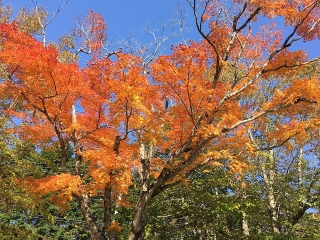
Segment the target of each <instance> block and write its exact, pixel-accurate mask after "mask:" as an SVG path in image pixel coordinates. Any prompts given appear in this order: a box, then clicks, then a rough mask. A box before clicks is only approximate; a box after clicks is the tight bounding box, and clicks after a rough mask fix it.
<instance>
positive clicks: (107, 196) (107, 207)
mask: <svg viewBox="0 0 320 240" xmlns="http://www.w3.org/2000/svg"><path fill="white" fill-rule="evenodd" d="M111 191H112V188H111V185H110V183H108V184H107V185H106V187H105V189H104V195H103V205H104V206H103V207H104V216H103V220H104V228H105V230H106V232H107V235H108V239H109V240H114V239H115V234H114V232H113V231H111V230H110V229H109V227H110V226H111V222H112V219H111V215H112V212H111V211H112V208H111V204H112V202H111Z"/></svg>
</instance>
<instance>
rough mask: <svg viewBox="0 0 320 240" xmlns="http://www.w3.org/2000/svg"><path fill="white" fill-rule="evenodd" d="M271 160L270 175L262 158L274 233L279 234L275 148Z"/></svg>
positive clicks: (271, 152)
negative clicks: (275, 191) (275, 190)
mask: <svg viewBox="0 0 320 240" xmlns="http://www.w3.org/2000/svg"><path fill="white" fill-rule="evenodd" d="M269 160H270V169H268V172H269V175H268V173H267V170H266V166H265V163H264V162H263V160H262V173H263V178H264V181H265V183H266V188H267V195H268V204H269V208H270V215H271V226H272V230H273V232H274V233H277V234H279V233H280V231H279V229H278V228H277V226H276V223H277V222H278V214H277V203H276V200H275V196H274V189H273V185H274V178H275V175H276V170H275V160H274V156H273V150H270V154H269Z"/></svg>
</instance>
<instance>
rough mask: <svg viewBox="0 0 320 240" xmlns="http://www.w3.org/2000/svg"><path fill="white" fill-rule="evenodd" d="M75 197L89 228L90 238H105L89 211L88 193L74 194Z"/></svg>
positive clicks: (103, 239) (101, 239)
mask: <svg viewBox="0 0 320 240" xmlns="http://www.w3.org/2000/svg"><path fill="white" fill-rule="evenodd" d="M76 198H77V200H78V202H79V205H80V210H81V212H82V215H83V217H84V219H85V221H86V223H87V226H88V228H89V230H90V234H91V239H95V240H107V239H106V237H105V236H104V235H103V233H102V232H101V231H100V229H99V227H98V225H97V223H96V221H95V220H94V219H93V217H92V215H91V213H90V209H89V197H88V195H85V194H82V195H80V196H76Z"/></svg>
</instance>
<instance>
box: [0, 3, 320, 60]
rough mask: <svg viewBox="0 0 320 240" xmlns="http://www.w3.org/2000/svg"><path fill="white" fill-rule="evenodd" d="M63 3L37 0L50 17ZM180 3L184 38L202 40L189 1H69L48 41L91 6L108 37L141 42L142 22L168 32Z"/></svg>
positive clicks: (312, 48)
mask: <svg viewBox="0 0 320 240" xmlns="http://www.w3.org/2000/svg"><path fill="white" fill-rule="evenodd" d="M34 1H36V0H34ZM3 2H4V4H6V3H9V4H11V5H12V6H13V8H14V9H15V10H17V9H18V8H20V7H22V6H28V7H32V0H3ZM64 2H65V0H38V4H39V5H42V6H45V7H47V9H48V11H49V13H50V14H51V15H50V16H52V15H53V13H54V12H56V11H57V9H58V7H59V6H62V5H63V3H64ZM178 5H180V6H181V7H182V8H183V9H184V10H185V12H186V13H187V17H186V19H185V28H184V29H185V38H186V39H192V40H195V41H197V40H199V39H200V35H199V34H198V33H197V31H196V29H195V24H194V19H193V15H192V13H191V9H190V6H189V5H188V3H187V1H186V0H69V3H68V4H67V5H66V6H65V8H64V9H63V10H62V11H61V12H60V13H59V15H58V16H57V18H56V19H55V20H54V21H53V22H52V23H51V24H50V26H49V27H48V29H47V33H48V37H49V40H56V38H57V36H59V35H62V34H65V33H70V29H72V28H73V27H74V23H75V21H76V18H77V17H84V16H85V15H86V12H87V10H88V9H92V10H93V11H95V12H97V13H99V14H101V15H102V16H103V17H104V18H105V20H106V22H107V24H108V33H107V34H108V36H109V39H114V40H116V41H121V40H124V39H125V38H127V37H129V36H130V34H131V32H132V31H135V32H136V34H137V37H138V38H139V41H141V42H148V35H146V34H145V31H143V24H147V25H148V26H152V25H153V28H154V29H160V28H161V25H160V24H159V22H158V21H162V22H166V24H167V25H166V30H167V34H169V32H170V30H171V27H172V23H171V22H170V20H173V19H177V18H178V15H177V12H176V9H177V6H178ZM176 30H177V31H178V29H176ZM177 42H181V39H180V38H178V37H177V38H173V39H171V40H170V41H169V42H168V44H167V46H170V44H171V43H177ZM167 48H168V47H167ZM299 48H305V45H300V44H296V45H294V46H293V49H299ZM308 53H309V55H310V57H318V56H320V42H319V40H317V41H313V42H312V43H308Z"/></svg>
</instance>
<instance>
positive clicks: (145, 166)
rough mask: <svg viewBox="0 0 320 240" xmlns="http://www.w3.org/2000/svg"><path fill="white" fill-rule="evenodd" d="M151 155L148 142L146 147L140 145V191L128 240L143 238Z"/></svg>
mask: <svg viewBox="0 0 320 240" xmlns="http://www.w3.org/2000/svg"><path fill="white" fill-rule="evenodd" d="M151 157H152V145H151V144H150V145H149V147H148V149H147V148H146V146H145V145H144V144H141V146H140V159H141V169H140V172H139V174H140V182H141V187H142V189H141V193H140V197H139V201H138V203H137V205H136V208H135V211H134V216H133V221H132V226H131V232H130V235H129V240H143V239H144V227H145V224H146V217H147V206H148V203H149V202H150V201H151V198H152V195H153V194H152V192H151V191H150V158H151Z"/></svg>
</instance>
